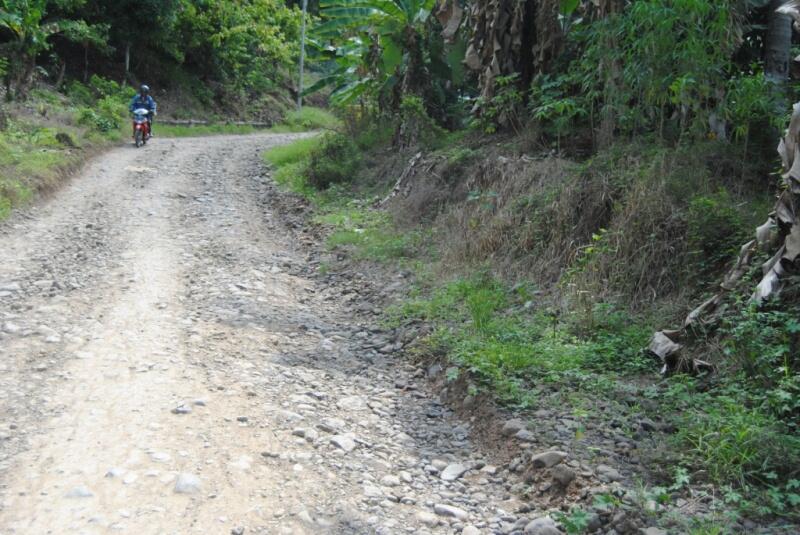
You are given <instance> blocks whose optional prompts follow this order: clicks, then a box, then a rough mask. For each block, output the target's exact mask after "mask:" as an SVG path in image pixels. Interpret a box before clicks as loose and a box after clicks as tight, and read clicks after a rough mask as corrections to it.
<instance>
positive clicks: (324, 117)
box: [281, 106, 342, 132]
mask: <svg viewBox="0 0 800 535" xmlns="http://www.w3.org/2000/svg"><path fill="white" fill-rule="evenodd" d="M281 124H282V125H283V126H285V127H287V128H295V129H297V130H296V131H300V132H304V131H307V130H335V129H337V128H339V127H341V126H342V121H341V120H340V119H339V118H338V117H336V116H335V115H334V114H332V113H331V112H330V111H328V110H325V109H323V108H316V107H314V106H303V108H302V109H301V110H300V111H299V112H298V111H296V110H295V111H290V112H289V113H287V114H286V117H284V119H283V122H282V123H281Z"/></svg>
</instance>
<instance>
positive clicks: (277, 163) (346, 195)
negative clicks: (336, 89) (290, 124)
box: [263, 137, 426, 262]
mask: <svg viewBox="0 0 800 535" xmlns="http://www.w3.org/2000/svg"><path fill="white" fill-rule="evenodd" d="M324 144H325V140H324V139H323V140H321V139H320V138H319V137H312V138H306V139H301V140H298V141H295V142H294V143H290V144H288V145H282V146H279V147H274V148H272V149H269V150H267V151H266V152H265V153H264V155H263V158H264V160H265V162H266V163H268V164H269V165H271V166H272V167H273V169H274V175H273V178H274V179H275V182H276V183H277V184H278V185H279V186H281V187H283V188H285V189H287V190H289V191H291V192H293V193H296V194H298V195H301V196H303V197H304V198H306V199H308V200H309V201H310V202H311V203H312V204H313V205H314V207H315V209H316V216H315V217H314V221H315V222H316V223H318V224H322V225H326V226H329V227H331V228H332V229H333V230H332V232H331V234H330V235H329V237H328V239H327V245H328V247H329V248H330V249H331V250H336V249H347V250H349V251H350V252H351V253H352V254H353V255H354V256H355V257H356V258H358V259H361V260H373V261H379V262H388V261H391V260H402V259H408V258H412V257H413V256H415V254H416V252H417V251H418V249H419V248H420V247H421V246H422V244H423V243H424V241H425V237H426V236H425V234H426V233H425V232H423V231H411V232H400V231H398V230H397V229H395V227H394V224H393V222H392V220H391V217H390V216H389V214H387V213H386V212H383V211H381V210H378V209H375V208H373V207H372V206H371V204H372V202H373V201H374V199H375V197H376V195H377V193H378V192H377V191H370V192H363V191H362V192H358V193H354V192H353V191H352V189H351V188H350V187H349V186H348V185H347V184H336V183H335V184H332V185H330V186H329V187H328V188H326V189H324V190H319V189H317V188H315V187H313V186H312V185H311V184H310V182H309V167H310V166H312V165H318V166H320V167H323V168H340V167H339V166H337V165H336V162H335V161H333V159H332V158H330V157H329V156H328V155H327V153H326V152H325V151H320V150H319V147H321V146H323V145H324ZM315 151H316V152H315ZM335 154H339V153H338V152H335ZM314 158H316V160H313V159H314ZM320 160H322V162H320ZM351 164H352V162H351ZM351 167H352V165H351ZM351 180H352V178H351Z"/></svg>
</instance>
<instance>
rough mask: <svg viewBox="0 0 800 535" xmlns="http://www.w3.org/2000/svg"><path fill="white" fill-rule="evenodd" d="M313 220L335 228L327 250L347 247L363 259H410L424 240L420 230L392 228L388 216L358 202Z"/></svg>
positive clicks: (335, 209) (384, 260)
mask: <svg viewBox="0 0 800 535" xmlns="http://www.w3.org/2000/svg"><path fill="white" fill-rule="evenodd" d="M316 219H317V221H318V222H321V223H325V224H328V225H330V226H332V227H333V228H334V229H335V230H334V231H333V233H332V234H331V235H330V236H329V237H328V241H327V244H328V247H329V248H331V249H338V248H348V249H350V250H351V251H352V252H353V255H354V256H355V257H356V258H360V259H365V260H366V259H368V260H377V261H382V262H386V261H390V260H399V259H409V258H412V257H414V256H415V255H416V253H417V251H418V249H419V247H420V245H421V244H422V242H423V240H424V236H423V234H422V233H421V232H419V231H406V232H400V231H398V230H397V229H395V228H394V225H393V224H392V221H391V217H390V216H389V214H387V213H385V212H381V211H377V210H373V209H370V208H368V207H364V206H363V205H362V206H359V205H358V203H349V204H348V205H347V206H345V207H343V208H332V207H328V212H327V213H326V214H325V215H322V216H319V217H317V218H316Z"/></svg>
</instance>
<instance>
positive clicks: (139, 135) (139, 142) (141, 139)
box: [133, 130, 144, 148]
mask: <svg viewBox="0 0 800 535" xmlns="http://www.w3.org/2000/svg"><path fill="white" fill-rule="evenodd" d="M133 141H134V143H135V144H136V148H139V147H141V146H142V145H144V136H143V135H142V131H141V130H137V131H136V133H135V134H134V135H133Z"/></svg>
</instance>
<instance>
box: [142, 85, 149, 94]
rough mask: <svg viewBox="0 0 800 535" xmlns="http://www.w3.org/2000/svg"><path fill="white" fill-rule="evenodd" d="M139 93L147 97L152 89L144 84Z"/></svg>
mask: <svg viewBox="0 0 800 535" xmlns="http://www.w3.org/2000/svg"><path fill="white" fill-rule="evenodd" d="M139 92H140V93H141V94H142V95H147V94H148V93H150V87H149V86H147V85H145V84H142V87H140V88H139Z"/></svg>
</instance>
